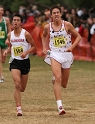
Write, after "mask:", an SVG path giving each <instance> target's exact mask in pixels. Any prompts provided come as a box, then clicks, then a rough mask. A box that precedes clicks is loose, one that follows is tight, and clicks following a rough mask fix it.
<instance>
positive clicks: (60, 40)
mask: <svg viewBox="0 0 95 124" xmlns="http://www.w3.org/2000/svg"><path fill="white" fill-rule="evenodd" d="M54 46H55V47H63V46H66V39H65V38H64V37H63V36H57V37H54Z"/></svg>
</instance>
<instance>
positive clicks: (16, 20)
mask: <svg viewBox="0 0 95 124" xmlns="http://www.w3.org/2000/svg"><path fill="white" fill-rule="evenodd" d="M21 24H22V23H21V19H20V17H17V16H15V17H13V21H12V25H13V27H14V28H19V27H20V26H21Z"/></svg>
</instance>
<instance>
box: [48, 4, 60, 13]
mask: <svg viewBox="0 0 95 124" xmlns="http://www.w3.org/2000/svg"><path fill="white" fill-rule="evenodd" d="M56 8H57V9H59V11H60V13H61V7H60V6H58V5H53V6H52V7H51V8H50V14H52V10H53V9H56Z"/></svg>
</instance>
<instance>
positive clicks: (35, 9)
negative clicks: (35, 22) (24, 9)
mask: <svg viewBox="0 0 95 124" xmlns="http://www.w3.org/2000/svg"><path fill="white" fill-rule="evenodd" d="M32 11H33V14H34V16H39V15H41V13H40V11H39V10H38V9H37V6H36V5H33V6H32Z"/></svg>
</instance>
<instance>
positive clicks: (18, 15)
mask: <svg viewBox="0 0 95 124" xmlns="http://www.w3.org/2000/svg"><path fill="white" fill-rule="evenodd" d="M15 16H17V17H19V18H20V19H21V22H23V18H22V16H21V15H20V14H17V13H16V14H14V15H13V17H12V20H13V18H14V17H15Z"/></svg>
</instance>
